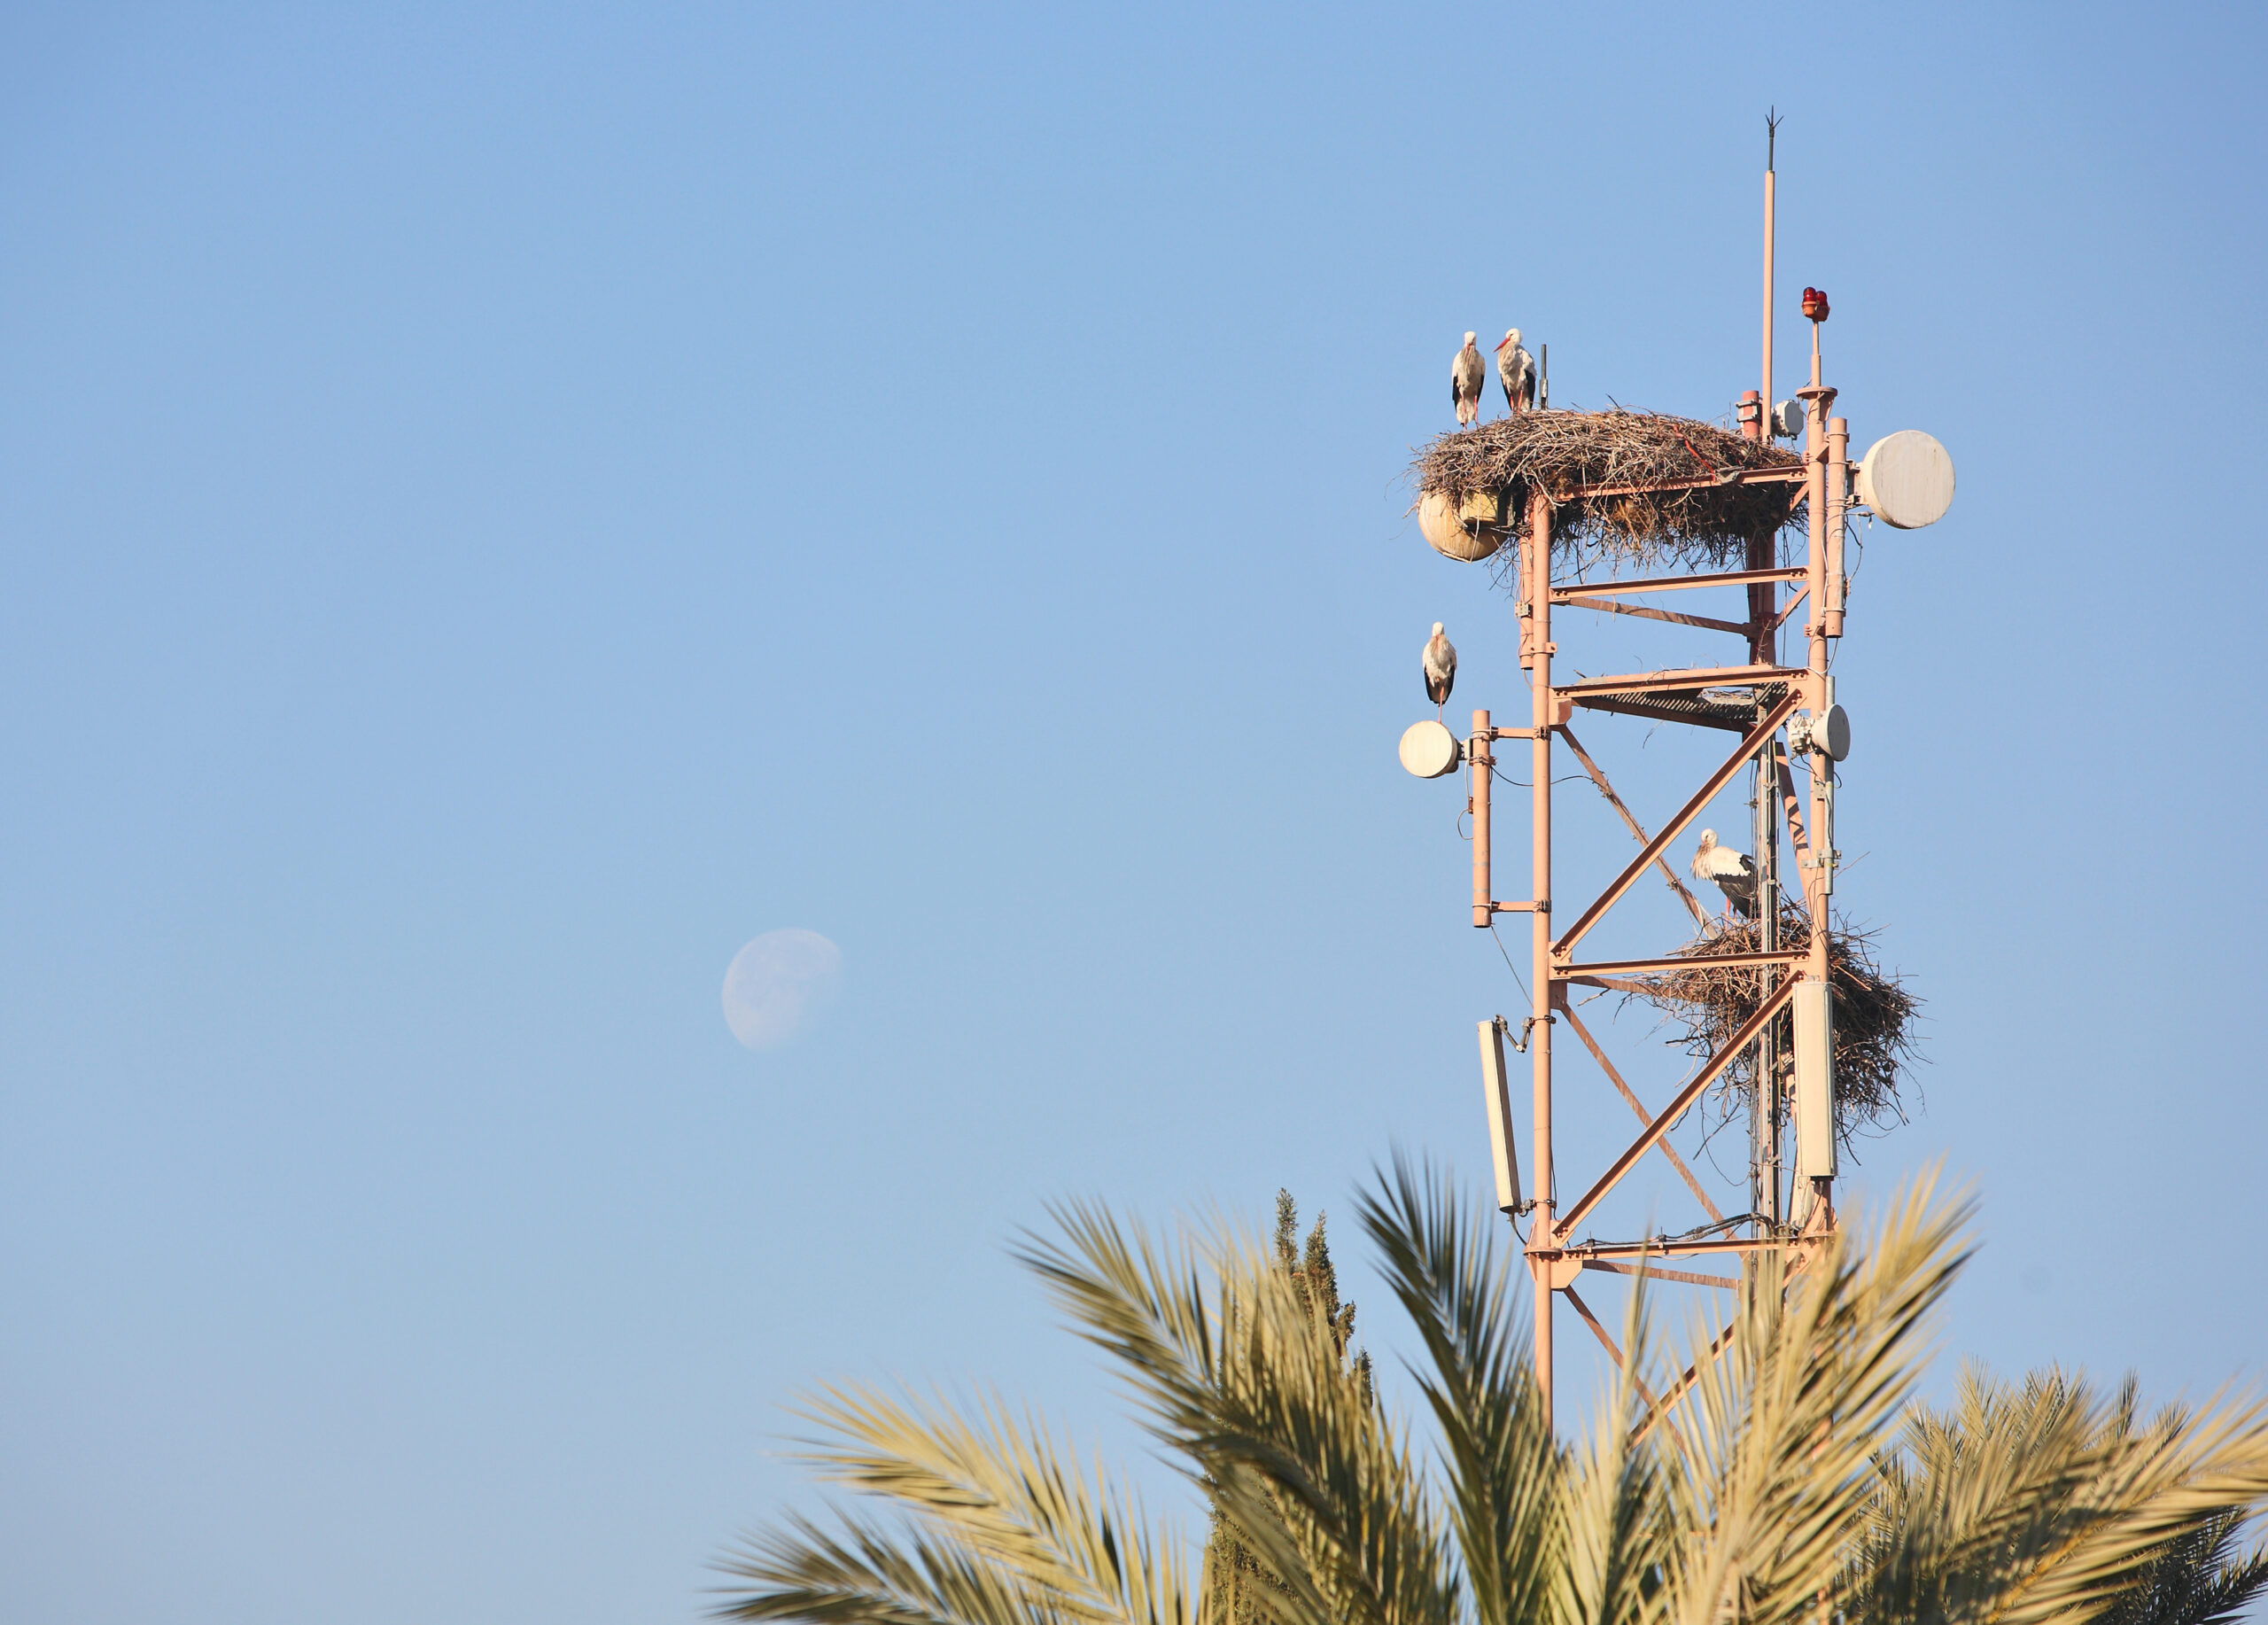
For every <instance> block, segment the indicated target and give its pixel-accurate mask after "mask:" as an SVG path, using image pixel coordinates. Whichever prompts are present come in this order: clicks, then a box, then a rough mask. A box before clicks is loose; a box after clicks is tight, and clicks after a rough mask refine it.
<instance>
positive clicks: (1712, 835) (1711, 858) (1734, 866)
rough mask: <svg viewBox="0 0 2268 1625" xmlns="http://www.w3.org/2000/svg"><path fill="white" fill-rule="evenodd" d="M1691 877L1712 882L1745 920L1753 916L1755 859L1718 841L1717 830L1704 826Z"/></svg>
mask: <svg viewBox="0 0 2268 1625" xmlns="http://www.w3.org/2000/svg"><path fill="white" fill-rule="evenodd" d="M1693 878H1694V879H1696V880H1706V881H1713V882H1716V886H1717V890H1720V891H1721V892H1723V893H1724V894H1725V902H1726V903H1727V904H1728V906H1730V907H1731V908H1733V909H1736V910H1737V911H1738V912H1739V914H1740V917H1741V918H1742V919H1744V920H1753V919H1755V918H1756V860H1755V859H1752V858H1751V857H1750V856H1749V855H1748V854H1747V853H1746V852H1736V851H1733V849H1732V848H1731V847H1729V846H1720V845H1718V844H1717V832H1716V831H1715V830H1713V829H1704V830H1703V831H1702V832H1701V844H1700V845H1699V846H1697V847H1696V848H1695V849H1694V851H1693Z"/></svg>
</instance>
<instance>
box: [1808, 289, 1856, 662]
mask: <svg viewBox="0 0 2268 1625" xmlns="http://www.w3.org/2000/svg"><path fill="white" fill-rule="evenodd" d="M1815 331H1817V329H1815V328H1814V332H1815ZM1850 489H1851V420H1850V419H1849V418H1847V417H1830V418H1829V419H1828V420H1827V635H1828V636H1829V637H1830V638H1839V637H1841V636H1842V635H1843V593H1844V585H1843V503H1844V499H1845V495H1846V494H1848V493H1849V491H1850Z"/></svg>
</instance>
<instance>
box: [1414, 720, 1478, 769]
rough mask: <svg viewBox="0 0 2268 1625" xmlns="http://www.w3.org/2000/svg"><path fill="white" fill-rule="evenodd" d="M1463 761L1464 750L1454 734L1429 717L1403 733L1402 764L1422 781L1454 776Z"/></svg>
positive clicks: (1415, 723)
mask: <svg viewBox="0 0 2268 1625" xmlns="http://www.w3.org/2000/svg"><path fill="white" fill-rule="evenodd" d="M1462 761H1464V746H1463V745H1461V744H1459V743H1457V737H1456V735H1455V734H1452V733H1450V732H1449V729H1448V727H1445V726H1444V725H1442V724H1441V723H1439V722H1435V721H1433V720H1432V719H1430V718H1429V719H1426V720H1425V721H1424V722H1413V723H1411V724H1410V726H1409V727H1406V728H1404V729H1402V766H1404V767H1406V768H1408V769H1409V770H1410V772H1411V773H1414V774H1417V776H1418V777H1419V778H1421V779H1439V778H1442V777H1445V776H1446V775H1448V774H1453V773H1455V772H1456V770H1457V765H1458V764H1459V763H1460V762H1462Z"/></svg>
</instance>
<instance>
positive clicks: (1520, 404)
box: [1496, 327, 1535, 412]
mask: <svg viewBox="0 0 2268 1625" xmlns="http://www.w3.org/2000/svg"><path fill="white" fill-rule="evenodd" d="M1496 382H1498V383H1499V384H1502V385H1503V386H1504V407H1505V409H1506V410H1507V411H1511V412H1527V411H1533V410H1534V408H1535V357H1534V356H1533V355H1530V354H1528V353H1527V351H1526V349H1525V348H1523V347H1522V346H1521V345H1520V330H1519V329H1518V328H1517V327H1508V328H1506V329H1505V330H1504V342H1503V343H1502V344H1500V345H1498V346H1496Z"/></svg>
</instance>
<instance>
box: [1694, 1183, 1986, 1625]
mask: <svg viewBox="0 0 2268 1625" xmlns="http://www.w3.org/2000/svg"><path fill="white" fill-rule="evenodd" d="M1934 1187H1935V1178H1934V1176H1930V1175H1925V1176H1924V1177H1922V1178H1920V1179H1918V1180H1916V1181H1915V1182H1914V1183H1913V1184H1912V1185H1910V1186H1908V1187H1907V1190H1906V1191H1905V1192H1904V1193H1902V1194H1901V1195H1900V1196H1899V1198H1897V1199H1896V1200H1895V1201H1893V1202H1892V1204H1891V1210H1890V1213H1889V1215H1888V1216H1887V1217H1886V1218H1885V1219H1884V1222H1883V1223H1882V1225H1880V1226H1879V1228H1878V1229H1877V1230H1876V1233H1875V1235H1874V1237H1873V1240H1872V1245H1871V1246H1870V1247H1868V1248H1863V1249H1862V1248H1860V1247H1858V1246H1857V1245H1855V1244H1854V1243H1853V1242H1852V1240H1851V1238H1850V1237H1849V1235H1848V1233H1847V1232H1838V1233H1837V1235H1835V1236H1832V1237H1830V1238H1829V1239H1828V1240H1825V1241H1823V1242H1821V1244H1820V1245H1819V1248H1818V1251H1817V1252H1816V1253H1815V1254H1814V1256H1813V1258H1812V1260H1811V1262H1810V1263H1809V1264H1808V1266H1807V1267H1806V1269H1805V1271H1804V1272H1803V1275H1802V1277H1801V1279H1797V1280H1795V1281H1793V1282H1787V1281H1785V1280H1784V1279H1783V1273H1782V1266H1781V1261H1780V1258H1779V1256H1776V1255H1770V1254H1767V1255H1764V1256H1761V1257H1759V1260H1758V1262H1757V1266H1756V1269H1755V1271H1754V1273H1753V1276H1752V1278H1751V1283H1750V1287H1749V1289H1748V1291H1747V1292H1746V1294H1745V1295H1744V1302H1743V1304H1742V1306H1741V1308H1740V1309H1739V1310H1738V1311H1737V1312H1736V1317H1735V1320H1734V1325H1733V1327H1732V1330H1733V1333H1734V1335H1733V1337H1732V1339H1731V1342H1730V1345H1729V1347H1728V1348H1727V1349H1725V1351H1724V1353H1723V1354H1722V1355H1721V1356H1720V1357H1717V1358H1715V1359H1714V1360H1711V1359H1710V1358H1709V1357H1708V1349H1709V1348H1710V1347H1712V1346H1713V1343H1714V1341H1715V1339H1714V1337H1713V1333H1714V1331H1715V1328H1714V1327H1713V1326H1700V1327H1697V1329H1696V1330H1695V1332H1694V1333H1693V1337H1692V1342H1693V1345H1694V1347H1693V1356H1694V1359H1695V1365H1696V1372H1697V1377H1696V1380H1695V1381H1694V1383H1693V1386H1692V1388H1690V1390H1689V1392H1688V1393H1687V1395H1686V1396H1685V1398H1684V1399H1683V1401H1682V1403H1681V1404H1680V1405H1679V1407H1678V1409H1677V1411H1675V1412H1674V1417H1673V1419H1672V1422H1671V1425H1670V1426H1669V1427H1667V1428H1666V1429H1663V1430H1660V1436H1663V1437H1665V1438H1666V1440H1667V1441H1669V1443H1668V1444H1667V1445H1666V1447H1665V1448H1666V1449H1672V1450H1674V1453H1675V1455H1676V1457H1677V1458H1678V1470H1677V1471H1676V1472H1674V1473H1669V1474H1667V1475H1666V1481H1665V1482H1666V1487H1667V1489H1668V1490H1669V1492H1670V1495H1671V1498H1672V1501H1673V1504H1674V1517H1675V1519H1676V1520H1677V1521H1678V1522H1679V1523H1680V1524H1681V1525H1682V1528H1684V1530H1686V1531H1687V1533H1686V1534H1685V1535H1684V1536H1683V1537H1682V1540H1681V1541H1680V1543H1679V1545H1678V1547H1677V1549H1676V1551H1675V1552H1674V1557H1673V1559H1672V1560H1671V1562H1670V1564H1669V1567H1668V1582H1669V1591H1670V1598H1669V1605H1668V1606H1669V1612H1670V1615H1671V1617H1672V1618H1673V1619H1674V1620H1675V1621H1677V1622H1678V1625H1720V1621H1723V1620H1724V1619H1726V1618H1727V1617H1731V1618H1735V1619H1739V1620H1743V1621H1797V1620H1801V1619H1806V1618H1809V1617H1811V1616H1813V1615H1814V1614H1816V1613H1818V1612H1819V1611H1820V1606H1821V1598H1823V1597H1825V1596H1827V1595H1829V1593H1830V1592H1831V1590H1832V1589H1833V1588H1834V1587H1835V1586H1836V1584H1837V1582H1838V1581H1839V1580H1841V1579H1842V1578H1843V1577H1844V1567H1845V1553H1846V1548H1847V1545H1848V1543H1849V1541H1850V1539H1851V1537H1852V1534H1853V1532H1854V1531H1855V1530H1856V1529H1858V1528H1860V1520H1861V1519H1862V1517H1863V1515H1864V1513H1865V1512H1866V1511H1867V1508H1868V1502H1869V1499H1870V1497H1871V1496H1872V1494H1873V1490H1874V1486H1875V1470H1874V1469H1875V1458H1876V1456H1877V1455H1878V1454H1879V1453H1880V1451H1881V1450H1882V1449H1883V1447H1884V1444H1885V1442H1887V1435H1888V1434H1889V1432H1890V1430H1891V1427H1893V1425H1894V1424H1895V1422H1896V1420H1897V1418H1898V1414H1899V1407H1900V1406H1901V1405H1903V1404H1904V1403H1906V1401H1907V1398H1908V1396H1910V1394H1911V1393H1912V1391H1913V1388H1914V1387H1915V1382H1916V1380H1917V1379H1918V1376H1919V1372H1920V1369H1921V1364H1922V1358H1923V1357H1924V1355H1925V1353H1926V1349H1924V1348H1923V1347H1922V1341H1923V1335H1924V1333H1925V1331H1926V1328H1927V1325H1928V1321H1929V1318H1930V1313H1931V1311H1932V1310H1934V1309H1935V1308H1936V1306H1937V1305H1938V1302H1940V1301H1941V1300H1942V1299H1943V1297H1944V1295H1945V1293H1946V1289H1947V1288H1948V1287H1950V1285H1951V1284H1952V1281H1953V1275H1954V1273H1955V1271H1958V1270H1959V1269H1960V1267H1961V1263H1962V1262H1963V1261H1964V1259H1965V1258H1966V1257H1967V1256H1968V1248H1967V1245H1966V1243H1965V1241H1964V1240H1963V1237H1962V1231H1963V1227H1964V1225H1965V1224H1966V1221H1967V1217H1968V1213H1969V1204H1968V1203H1967V1202H1966V1201H1955V1202H1952V1203H1946V1204H1940V1203H1938V1202H1937V1201H1935V1196H1934Z"/></svg>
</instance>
